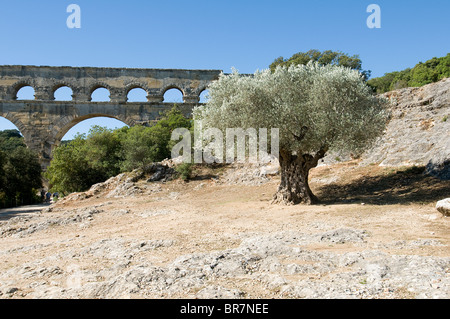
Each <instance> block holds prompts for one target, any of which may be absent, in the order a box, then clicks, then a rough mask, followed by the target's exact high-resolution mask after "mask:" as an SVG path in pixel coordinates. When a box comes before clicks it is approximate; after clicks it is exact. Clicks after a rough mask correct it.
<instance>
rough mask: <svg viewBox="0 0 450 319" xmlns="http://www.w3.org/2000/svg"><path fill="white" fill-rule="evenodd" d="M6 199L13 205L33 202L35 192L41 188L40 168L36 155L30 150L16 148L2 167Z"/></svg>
mask: <svg viewBox="0 0 450 319" xmlns="http://www.w3.org/2000/svg"><path fill="white" fill-rule="evenodd" d="M4 174H5V177H6V178H5V179H6V180H5V185H4V187H3V189H4V193H5V194H6V197H7V198H9V199H10V200H11V201H15V203H12V204H13V205H27V204H32V203H33V202H35V196H36V192H37V190H38V189H39V188H41V187H42V178H41V166H40V164H39V160H38V157H37V155H36V154H35V153H34V152H32V151H31V150H30V149H28V148H25V147H18V148H16V149H15V150H13V151H12V152H11V153H10V154H9V156H8V159H7V161H6V163H5V165H4Z"/></svg>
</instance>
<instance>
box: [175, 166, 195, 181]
mask: <svg viewBox="0 0 450 319" xmlns="http://www.w3.org/2000/svg"><path fill="white" fill-rule="evenodd" d="M193 165H194V164H192V163H183V164H180V165H178V166H177V167H176V168H175V170H176V171H177V173H178V174H179V176H180V178H181V179H182V180H183V181H187V180H189V179H191V177H192V168H193Z"/></svg>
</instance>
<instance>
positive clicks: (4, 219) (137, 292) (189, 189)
mask: <svg viewBox="0 0 450 319" xmlns="http://www.w3.org/2000/svg"><path fill="white" fill-rule="evenodd" d="M243 170H244V168H242V167H241V168H236V167H234V168H224V167H222V168H220V167H219V168H215V169H210V170H209V171H204V170H203V171H201V172H198V176H197V178H196V179H194V180H193V181H190V182H188V183H185V182H182V181H181V180H174V181H169V182H151V181H148V180H146V179H144V180H139V181H135V179H133V178H132V177H130V176H129V175H127V174H125V175H120V176H118V177H116V178H113V179H111V180H110V181H108V182H107V183H104V184H99V185H96V186H94V187H93V188H92V189H91V191H89V192H86V193H80V194H73V195H71V196H69V197H67V198H66V199H64V200H61V201H59V202H58V203H55V204H52V205H51V206H49V207H31V208H28V210H27V209H26V208H21V209H16V210H9V211H5V210H4V211H1V213H0V218H1V221H0V238H1V240H0V298H441V299H446V298H449V297H450V250H449V244H450V232H449V226H450V220H449V219H448V217H444V216H443V215H442V214H441V213H439V212H437V210H436V209H435V202H436V200H437V198H439V197H442V196H444V194H445V193H447V194H448V193H449V190H450V185H449V182H448V181H439V180H437V179H435V178H433V177H427V176H425V175H423V174H422V173H420V172H418V171H414V170H411V169H409V168H403V169H400V170H395V171H392V169H389V168H383V167H363V166H360V165H358V163H356V162H346V163H341V164H335V165H332V166H329V165H324V166H321V167H318V168H316V169H314V170H313V172H312V177H311V184H312V187H313V190H314V191H315V192H316V194H318V195H319V196H320V197H321V198H322V199H323V204H321V205H316V206H302V205H297V206H281V205H272V204H270V201H271V197H272V194H273V193H274V192H275V190H276V187H277V184H278V182H279V177H278V176H276V175H275V176H269V175H265V174H262V175H261V174H257V173H255V172H256V171H255V170H253V171H245V170H244V172H245V174H244V173H242V172H243ZM369 170H370V172H371V173H369ZM251 172H253V174H251ZM259 172H261V170H259ZM239 176H240V177H239ZM249 176H253V178H249ZM362 178H363V179H365V181H366V185H371V184H370V183H371V181H376V183H375V184H374V185H378V186H377V187H378V188H371V187H369V186H368V188H367V189H363V188H361V187H360V186H359V184H358V183H360V181H361V179H362ZM380 178H381V179H380ZM414 178H416V179H418V180H417V181H416V180H414ZM391 180H395V183H396V185H394V186H392V185H391V184H386V182H387V181H391ZM383 183H385V184H383ZM415 183H418V184H421V185H422V186H423V189H422V190H420V189H415V187H416V186H417V185H418V184H417V185H416V184H415ZM348 189H354V190H353V193H352V196H350V197H345V196H344V197H343V198H339V199H338V198H336V197H337V196H338V195H339V194H341V193H342V194H346V192H347V191H348ZM392 192H394V193H395V192H397V193H396V194H397V195H398V196H399V197H400V198H403V199H404V201H398V200H393V197H392V196H391V195H390V194H391V193H392ZM327 194H328V195H327ZM397 195H396V197H395V198H397V197H398V196H397Z"/></svg>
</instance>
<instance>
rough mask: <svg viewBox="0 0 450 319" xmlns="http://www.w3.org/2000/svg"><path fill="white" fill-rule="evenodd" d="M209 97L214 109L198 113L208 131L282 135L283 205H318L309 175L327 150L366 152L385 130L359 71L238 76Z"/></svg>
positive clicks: (226, 78) (321, 68) (298, 69)
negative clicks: (261, 130) (264, 130)
mask: <svg viewBox="0 0 450 319" xmlns="http://www.w3.org/2000/svg"><path fill="white" fill-rule="evenodd" d="M208 90H209V95H210V98H209V100H208V102H207V103H206V104H205V105H204V106H201V107H198V108H196V109H195V110H194V119H195V120H201V121H202V126H203V128H204V129H206V128H213V127H214V128H219V129H221V130H224V129H226V128H234V127H240V128H243V129H248V128H268V129H269V128H278V129H279V149H280V165H281V178H282V181H281V185H280V188H279V190H278V192H277V194H276V198H275V199H276V201H279V202H286V203H299V202H306V203H312V202H314V201H315V200H316V198H315V197H314V196H313V194H312V192H311V191H310V189H309V186H308V185H307V177H308V171H309V169H310V168H312V167H314V166H316V165H317V163H318V160H319V159H320V158H322V157H323V156H324V155H325V153H326V152H327V151H329V150H340V151H348V152H353V153H354V154H358V153H361V152H362V151H363V150H364V149H365V148H367V146H368V145H369V144H370V143H371V142H372V141H374V139H375V138H376V137H377V136H379V135H380V134H381V133H382V131H383V129H384V127H385V125H386V118H387V111H386V108H385V106H386V103H387V102H386V101H385V100H381V99H379V98H377V97H375V96H374V95H373V93H372V91H371V89H370V88H369V87H368V86H367V85H366V84H365V82H364V79H363V76H362V75H361V74H360V72H359V71H357V70H351V69H349V68H344V67H339V66H336V65H331V64H327V65H321V64H319V63H311V62H310V63H308V64H307V65H291V66H289V67H286V66H278V67H276V68H275V70H273V71H271V70H264V71H258V72H256V73H255V74H254V75H253V76H241V75H239V74H238V73H237V72H236V71H235V72H233V73H232V74H230V75H223V74H222V75H221V76H220V78H219V80H218V81H216V82H214V83H212V84H211V85H210V87H209V88H208Z"/></svg>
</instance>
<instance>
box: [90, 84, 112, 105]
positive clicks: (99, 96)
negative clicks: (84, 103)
mask: <svg viewBox="0 0 450 319" xmlns="http://www.w3.org/2000/svg"><path fill="white" fill-rule="evenodd" d="M110 94H111V93H110V91H109V89H107V88H106V87H104V86H98V87H96V88H94V90H93V91H92V92H91V101H92V102H110V101H111V99H110Z"/></svg>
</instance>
